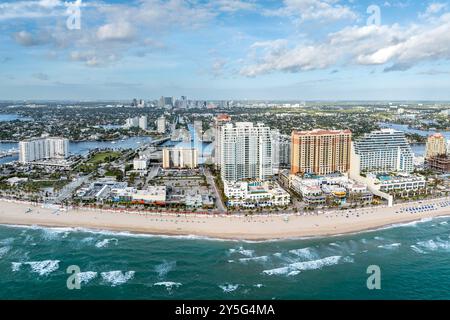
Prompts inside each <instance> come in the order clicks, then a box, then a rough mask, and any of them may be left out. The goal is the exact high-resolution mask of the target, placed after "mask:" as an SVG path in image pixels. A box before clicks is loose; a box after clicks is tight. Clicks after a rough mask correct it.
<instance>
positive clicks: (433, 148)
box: [425, 133, 447, 159]
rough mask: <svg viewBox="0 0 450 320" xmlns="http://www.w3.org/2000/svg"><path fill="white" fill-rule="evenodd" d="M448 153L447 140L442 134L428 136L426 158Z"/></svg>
mask: <svg viewBox="0 0 450 320" xmlns="http://www.w3.org/2000/svg"><path fill="white" fill-rule="evenodd" d="M446 154H447V142H446V140H445V137H444V136H443V135H442V134H440V133H436V134H432V135H430V136H429V137H428V140H427V145H426V152H425V158H426V159H430V158H433V157H436V156H443V155H446Z"/></svg>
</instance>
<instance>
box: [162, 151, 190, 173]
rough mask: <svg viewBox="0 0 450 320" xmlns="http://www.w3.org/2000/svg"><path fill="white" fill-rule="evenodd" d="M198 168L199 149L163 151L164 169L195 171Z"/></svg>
mask: <svg viewBox="0 0 450 320" xmlns="http://www.w3.org/2000/svg"><path fill="white" fill-rule="evenodd" d="M197 166H198V149H197V148H165V149H163V168H164V169H194V168H196V167H197Z"/></svg>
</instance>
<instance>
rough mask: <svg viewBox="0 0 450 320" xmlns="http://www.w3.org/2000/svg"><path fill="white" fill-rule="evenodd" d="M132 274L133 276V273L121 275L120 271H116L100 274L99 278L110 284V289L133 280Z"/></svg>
mask: <svg viewBox="0 0 450 320" xmlns="http://www.w3.org/2000/svg"><path fill="white" fill-rule="evenodd" d="M134 274H135V272H134V271H127V272H125V273H123V272H122V271H120V270H118V271H108V272H102V273H101V276H102V278H103V280H105V281H106V282H107V283H109V284H111V287H115V286H120V285H122V284H124V283H127V282H128V281H130V280H131V279H133V278H134Z"/></svg>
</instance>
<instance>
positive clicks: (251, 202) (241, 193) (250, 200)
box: [224, 181, 291, 208]
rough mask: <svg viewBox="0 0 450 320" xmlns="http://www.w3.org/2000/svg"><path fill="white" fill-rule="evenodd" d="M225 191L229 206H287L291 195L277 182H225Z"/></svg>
mask: <svg viewBox="0 0 450 320" xmlns="http://www.w3.org/2000/svg"><path fill="white" fill-rule="evenodd" d="M224 193H225V196H226V197H227V198H228V203H227V205H228V206H240V207H245V208H255V207H271V206H287V205H289V204H290V202H291V196H290V194H289V193H288V192H286V190H284V189H283V188H281V187H280V185H279V184H278V183H276V182H270V181H265V182H261V181H252V182H247V181H238V182H225V183H224Z"/></svg>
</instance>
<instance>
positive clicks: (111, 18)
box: [0, 0, 450, 100]
mask: <svg viewBox="0 0 450 320" xmlns="http://www.w3.org/2000/svg"><path fill="white" fill-rule="evenodd" d="M74 3H75V1H74V0H72V1H66V2H64V1H60V0H28V1H23V0H19V1H0V44H1V45H0V100H7V99H80V100H92V99H94V100H102V99H132V98H134V97H136V98H144V99H153V98H157V97H159V96H161V95H168V96H181V95H187V96H188V97H189V98H192V99H283V100H292V99H295V100H450V90H449V88H450V62H449V60H450V3H448V2H446V1H424V0H423V1H422V0H387V1H386V0H383V1H381V0H380V1H378V0H372V1H366V0H361V1H358V0H284V1H280V0H264V1H258V0H216V1H206V0H135V1H120V0H114V1H113V0H109V1H107V0H104V1H101V0H92V1H89V0H83V1H80V0H78V6H74V5H73V4H74ZM68 5H71V6H70V7H68ZM373 5H375V6H377V7H373ZM370 6H372V7H371V8H375V9H376V10H375V11H373V10H372V11H370V10H369V11H370V12H369V13H368V12H367V11H368V8H369V7H370ZM77 8H79V10H80V11H79V12H80V13H81V15H80V20H79V21H80V23H81V25H80V26H81V28H80V29H73V28H71V29H69V28H68V26H67V20H68V18H69V17H70V15H71V14H73V13H74V12H75V13H76V9H77ZM377 8H378V9H379V12H380V15H379V17H380V19H370V17H373V14H374V13H375V12H376V11H377V10H378V9H377ZM74 9H75V11H73V10H74ZM68 10H69V11H68ZM70 10H72V11H70ZM72 16H74V15H72ZM75 16H76V15H75ZM368 19H369V22H370V23H368Z"/></svg>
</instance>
